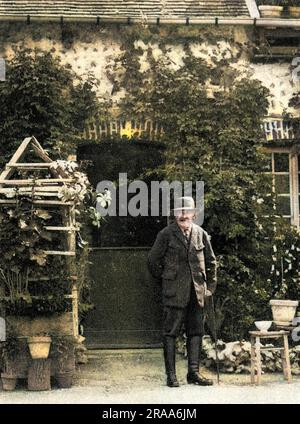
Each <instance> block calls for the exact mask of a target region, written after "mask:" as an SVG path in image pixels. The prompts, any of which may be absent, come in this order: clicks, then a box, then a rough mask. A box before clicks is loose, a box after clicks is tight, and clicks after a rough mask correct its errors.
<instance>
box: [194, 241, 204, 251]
mask: <svg viewBox="0 0 300 424" xmlns="http://www.w3.org/2000/svg"><path fill="white" fill-rule="evenodd" d="M204 247H205V246H204V244H203V243H198V244H197V245H196V246H195V250H197V252H198V253H199V252H201V250H203V249H204Z"/></svg>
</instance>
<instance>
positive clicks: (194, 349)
mask: <svg viewBox="0 0 300 424" xmlns="http://www.w3.org/2000/svg"><path fill="white" fill-rule="evenodd" d="M186 347H187V355H188V374H187V382H188V384H197V385H198V386H211V385H213V381H212V380H209V379H207V378H205V377H202V376H201V375H200V374H199V364H200V351H201V337H200V336H192V337H188V338H187V342H186Z"/></svg>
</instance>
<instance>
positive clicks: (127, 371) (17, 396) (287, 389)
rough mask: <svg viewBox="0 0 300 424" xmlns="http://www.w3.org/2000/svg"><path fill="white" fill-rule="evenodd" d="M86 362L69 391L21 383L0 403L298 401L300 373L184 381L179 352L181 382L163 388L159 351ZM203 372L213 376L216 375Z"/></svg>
mask: <svg viewBox="0 0 300 424" xmlns="http://www.w3.org/2000/svg"><path fill="white" fill-rule="evenodd" d="M89 356H90V360H89V363H88V364H87V365H82V366H80V368H79V369H78V371H77V375H76V379H75V382H74V386H73V387H72V388H71V389H64V390H58V389H55V388H54V389H53V390H51V391H49V392H28V391H27V390H26V386H25V384H24V382H23V386H22V382H20V383H21V385H19V388H18V389H17V390H16V391H14V392H12V393H8V392H3V391H0V403H1V404H6V403H16V404H18V403H21V404H32V403H47V404H53V403H55V404H61V403H67V404H68V403H70V404H73V403H75V404H84V403H93V404H110V403H112V404H117V403H121V404H132V403H133V404H135V403H136V404H141V403H146V404H147V403H154V404H166V403H170V404H174V403H179V404H182V403H184V404H190V403H196V404H213V403H222V404H230V403H249V404H256V403H261V404H263V403H300V377H299V376H293V381H292V383H291V384H287V383H285V382H284V381H283V378H282V375H281V374H267V375H264V376H263V379H262V385H261V386H259V387H255V386H254V387H253V386H251V385H250V384H249V382H250V376H249V375H228V374H226V375H225V374H223V375H222V376H221V384H220V385H219V386H218V385H217V384H215V385H214V386H212V387H198V386H193V385H187V384H186V381H185V374H186V360H185V359H183V358H182V357H180V356H178V360H177V374H178V377H179V381H180V383H181V386H180V387H179V388H174V389H171V388H168V387H166V386H165V377H164V371H163V362H162V352H161V350H159V349H151V350H141V349H139V350H122V351H121V350H102V351H91V352H90V355H89ZM203 373H204V374H205V375H206V376H209V377H211V378H213V379H214V380H216V376H215V374H213V373H211V372H209V371H207V370H204V371H203Z"/></svg>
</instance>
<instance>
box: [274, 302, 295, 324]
mask: <svg viewBox="0 0 300 424" xmlns="http://www.w3.org/2000/svg"><path fill="white" fill-rule="evenodd" d="M298 304H299V302H298V300H282V299H272V300H270V305H271V308H272V314H273V321H274V322H275V324H277V325H283V326H289V325H291V324H292V321H293V319H294V317H295V314H296V309H297V306H298Z"/></svg>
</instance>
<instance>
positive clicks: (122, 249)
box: [77, 140, 166, 348]
mask: <svg viewBox="0 0 300 424" xmlns="http://www.w3.org/2000/svg"><path fill="white" fill-rule="evenodd" d="M163 152H164V148H163V146H162V145H159V144H157V143H155V142H142V141H134V140H121V141H110V140H109V141H103V142H101V143H99V144H95V143H93V142H88V143H83V144H81V145H80V146H79V149H78V155H77V157H78V160H79V161H87V164H88V165H87V174H88V177H89V180H90V181H91V183H92V184H93V185H94V187H96V186H97V184H98V182H99V181H103V180H110V181H113V182H115V181H117V180H118V176H119V173H125V172H126V173H127V175H128V181H129V182H130V181H132V180H135V179H139V180H143V181H144V182H146V184H147V185H148V186H149V187H150V183H151V181H152V180H160V177H159V175H158V173H157V172H156V169H157V168H158V167H159V166H160V165H161V164H162V163H163V160H164V158H163ZM165 225H166V218H165V217H151V216H148V217H130V216H129V217H118V216H117V217H107V218H106V222H105V223H104V225H102V226H101V228H100V229H99V230H96V229H91V240H90V241H91V244H92V246H93V248H92V252H91V262H92V265H91V276H92V278H93V280H94V285H93V289H92V293H91V300H92V302H93V303H94V305H95V309H94V310H93V311H92V312H91V313H90V314H89V316H88V317H87V319H86V320H85V323H84V328H85V331H84V332H85V336H86V339H87V344H88V346H89V347H91V348H93V347H94V348H101V347H103V348H115V347H116V348H120V347H157V346H158V345H160V343H161V322H162V307H161V295H160V286H159V284H158V282H155V281H154V280H153V279H152V278H151V276H150V275H149V272H148V270H147V255H148V251H149V248H150V246H152V244H153V242H154V240H155V237H156V234H157V232H158V231H159V230H161V229H162V228H163V227H164V226H165Z"/></svg>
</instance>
